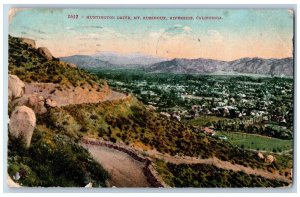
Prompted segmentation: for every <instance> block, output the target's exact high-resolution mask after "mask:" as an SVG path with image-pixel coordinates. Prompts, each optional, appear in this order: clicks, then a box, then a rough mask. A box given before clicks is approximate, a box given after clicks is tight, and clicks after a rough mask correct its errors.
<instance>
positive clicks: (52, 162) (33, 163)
mask: <svg viewBox="0 0 300 197" xmlns="http://www.w3.org/2000/svg"><path fill="white" fill-rule="evenodd" d="M23 40H24V39H21V38H15V37H11V36H9V68H8V69H9V76H10V77H9V80H10V81H9V91H10V93H11V94H12V95H13V96H11V97H10V101H9V103H8V105H9V118H10V119H11V121H13V120H14V121H15V122H17V125H12V124H14V123H13V122H11V124H10V127H9V141H8V174H9V175H10V177H12V178H13V179H14V181H16V182H17V183H18V184H20V185H21V186H43V187H54V186H62V187H74V186H76V187H84V186H85V185H87V184H89V183H92V184H93V185H94V187H105V186H106V180H107V179H108V177H109V175H108V173H107V172H106V170H104V169H103V167H102V166H101V165H100V164H98V163H97V162H95V161H94V160H93V159H92V157H91V156H90V155H89V153H88V152H87V151H86V150H85V149H84V148H83V147H81V146H80V145H79V144H78V143H77V141H76V139H75V138H70V137H68V136H66V135H64V134H63V133H61V132H58V133H55V132H54V131H53V130H52V129H51V128H47V127H44V123H43V121H40V117H41V114H45V113H46V112H47V110H49V107H57V104H60V103H59V101H57V102H56V101H54V100H51V99H53V98H52V97H49V96H50V95H51V94H48V95H45V94H44V95H43V94H42V93H43V91H46V89H45V87H48V86H54V87H55V88H56V90H57V91H58V92H61V94H64V95H67V94H66V93H68V92H67V91H68V90H72V89H75V88H77V89H78V88H79V89H83V88H85V89H90V90H91V91H95V92H98V93H102V94H106V93H105V91H104V92H103V90H104V89H105V87H106V86H107V85H106V83H105V81H104V80H101V79H99V78H97V77H96V76H94V75H91V74H89V73H87V72H86V71H83V70H80V69H78V68H75V67H74V66H72V65H69V64H67V63H64V62H60V61H59V60H58V59H57V58H54V57H50V55H49V56H48V57H46V56H43V55H42V54H43V53H41V52H40V51H39V49H36V48H35V47H34V46H32V45H31V44H28V43H27V42H26V40H25V41H23ZM44 51H47V50H45V49H44ZM49 57H50V58H49ZM20 79H21V80H22V81H21V80H20ZM18 81H19V82H18ZM22 84H23V85H22ZM39 86H43V87H44V88H40V90H39V91H32V90H31V89H36V90H37V88H38V87H39ZM29 87H30V88H31V89H30V88H29ZM18 89H20V90H18ZM16 91H18V94H17V95H16ZM50 98H51V99H50ZM69 100H70V99H69ZM75 100H76V99H75ZM69 102H72V100H71V101H69ZM97 102H99V101H97ZM54 103H55V104H54ZM17 106H22V107H23V108H24V109H27V111H25V112H23V114H24V115H23V116H20V117H19V119H18V117H17V116H14V115H13V114H14V113H15V114H16V113H18V109H20V108H18V107H17ZM23 108H22V109H23ZM29 111H32V112H31V114H32V116H33V117H28V116H27V115H26V112H29ZM12 112H13V113H12ZM35 116H36V119H37V121H36V123H35ZM28 118H31V119H30V120H29V121H30V122H31V123H30V124H33V125H31V127H33V129H34V131H33V133H31V135H32V136H29V139H31V140H30V141H29V144H30V146H29V147H27V146H25V141H24V138H20V137H18V138H16V137H15V136H13V132H12V130H13V129H14V130H16V131H18V127H19V125H22V126H24V125H25V126H26V125H28V123H27V121H28ZM22 126H21V127H20V129H21V130H22V131H21V132H22V133H21V135H23V136H25V135H26V136H28V135H30V134H29V133H27V132H28V131H26V130H27V129H28V126H27V127H23V128H22ZM16 131H15V132H16ZM26 143H27V142H26Z"/></svg>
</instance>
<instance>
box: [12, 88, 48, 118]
mask: <svg viewBox="0 0 300 197" xmlns="http://www.w3.org/2000/svg"><path fill="white" fill-rule="evenodd" d="M22 105H25V106H27V107H30V108H31V109H33V111H34V112H35V113H36V114H44V113H46V112H47V109H46V107H45V98H44V97H43V96H41V95H38V94H36V93H34V94H29V95H24V96H22V97H21V98H18V99H16V100H15V101H14V102H13V106H22Z"/></svg>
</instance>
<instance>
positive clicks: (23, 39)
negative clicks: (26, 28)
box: [20, 38, 36, 48]
mask: <svg viewBox="0 0 300 197" xmlns="http://www.w3.org/2000/svg"><path fill="white" fill-rule="evenodd" d="M20 39H21V41H22V42H24V43H26V44H28V45H29V46H31V47H32V48H35V47H36V45H35V40H32V39H29V38H20Z"/></svg>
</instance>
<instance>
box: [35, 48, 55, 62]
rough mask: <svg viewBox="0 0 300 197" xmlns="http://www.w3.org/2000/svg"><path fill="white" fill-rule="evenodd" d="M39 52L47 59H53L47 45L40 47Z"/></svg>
mask: <svg viewBox="0 0 300 197" xmlns="http://www.w3.org/2000/svg"><path fill="white" fill-rule="evenodd" d="M38 52H39V54H40V55H41V56H43V57H44V58H46V59H47V60H52V59H53V56H52V54H51V52H50V51H49V49H47V48H46V47H39V48H38Z"/></svg>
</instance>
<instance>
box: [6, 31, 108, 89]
mask: <svg viewBox="0 0 300 197" xmlns="http://www.w3.org/2000/svg"><path fill="white" fill-rule="evenodd" d="M23 40H24V39H22V38H15V37H12V36H9V58H8V61H9V69H8V70H9V71H8V72H9V74H12V75H17V76H18V77H19V78H20V79H21V80H22V81H24V82H28V83H29V82H43V83H55V84H60V85H61V87H62V88H68V87H72V86H73V87H76V86H86V87H94V88H99V89H101V87H102V85H104V84H105V81H104V80H101V79H99V78H98V77H96V76H94V75H91V74H89V73H88V72H86V71H84V70H81V69H79V68H76V65H74V64H70V63H65V62H62V61H60V60H59V59H58V58H55V57H53V56H52V54H51V52H50V51H49V50H48V49H47V48H44V47H42V48H38V49H36V48H34V47H35V45H33V44H28V43H26V42H24V41H23ZM26 40H28V39H26ZM32 42H33V43H34V41H32ZM74 67H75V68H74Z"/></svg>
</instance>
